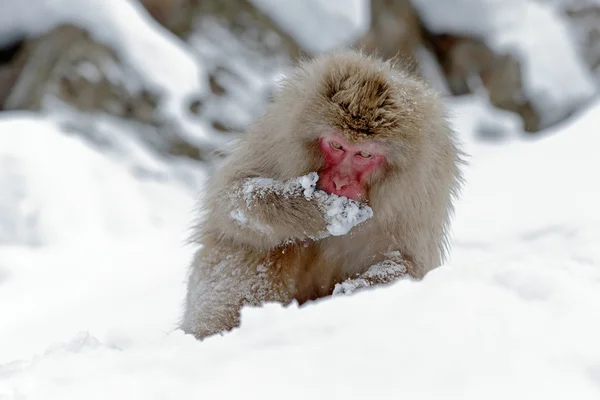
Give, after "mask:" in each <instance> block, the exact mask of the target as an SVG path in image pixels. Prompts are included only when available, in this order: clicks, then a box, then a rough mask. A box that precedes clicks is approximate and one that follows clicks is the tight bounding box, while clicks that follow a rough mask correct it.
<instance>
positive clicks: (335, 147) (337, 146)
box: [331, 142, 342, 150]
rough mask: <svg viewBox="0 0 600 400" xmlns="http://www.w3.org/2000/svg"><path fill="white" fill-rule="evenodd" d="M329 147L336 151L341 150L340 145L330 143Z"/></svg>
mask: <svg viewBox="0 0 600 400" xmlns="http://www.w3.org/2000/svg"><path fill="white" fill-rule="evenodd" d="M331 147H333V148H334V149H336V150H342V145H341V144H339V143H338V142H331Z"/></svg>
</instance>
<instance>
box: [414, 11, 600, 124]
mask: <svg viewBox="0 0 600 400" xmlns="http://www.w3.org/2000/svg"><path fill="white" fill-rule="evenodd" d="M414 5H415V7H416V8H417V9H418V10H419V13H420V15H421V16H422V18H423V19H424V22H425V24H426V25H427V26H428V27H429V29H431V30H432V31H434V32H439V33H454V34H465V35H469V36H475V37H480V38H482V39H483V40H485V42H486V43H487V44H488V45H489V46H490V47H491V48H492V49H494V50H496V51H498V52H501V53H511V54H513V55H515V56H516V57H517V58H518V59H519V60H520V61H521V63H522V71H523V77H524V79H523V85H524V90H525V93H526V95H527V97H528V98H530V99H532V102H533V105H534V107H535V109H536V110H537V111H538V112H539V114H540V115H541V116H542V125H546V126H547V125H550V124H552V123H553V122H556V121H558V120H560V119H562V118H564V117H565V116H566V115H567V114H568V112H569V110H571V109H572V107H573V105H574V104H578V103H581V102H585V101H587V100H589V99H590V98H591V96H593V95H594V93H595V92H596V83H595V81H594V79H593V77H592V75H591V72H589V71H588V70H587V68H586V66H585V65H584V64H583V60H582V59H581V57H580V56H579V55H578V54H577V50H576V46H575V42H574V40H573V37H572V36H571V33H570V32H569V31H568V28H567V24H566V21H565V20H564V18H565V17H564V16H561V15H559V12H558V11H557V10H556V9H555V7H554V6H552V5H551V4H544V3H541V2H537V1H533V0H453V1H431V0H414ZM566 82H568V84H567V83H566Z"/></svg>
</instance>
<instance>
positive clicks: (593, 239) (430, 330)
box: [0, 104, 600, 400]
mask: <svg viewBox="0 0 600 400" xmlns="http://www.w3.org/2000/svg"><path fill="white" fill-rule="evenodd" d="M458 122H459V124H460V123H462V122H461V121H460V120H459V121H458ZM598 124H600V104H598V105H596V106H595V107H594V108H593V109H591V110H589V111H587V112H585V113H584V115H582V116H581V117H580V119H579V120H577V121H575V122H574V123H572V124H569V125H567V126H564V127H561V128H560V129H559V128H556V129H555V130H554V131H552V132H547V133H546V134H545V136H542V137H541V138H540V139H538V140H535V141H532V142H531V143H527V142H526V143H523V142H507V143H505V144H504V145H503V146H483V145H481V144H476V145H471V146H470V148H471V149H472V150H473V152H474V154H473V157H472V158H471V160H470V161H471V167H470V168H469V169H467V186H466V189H465V193H464V195H463V200H462V201H461V202H459V204H458V205H457V217H456V221H455V223H454V225H453V230H454V235H455V240H454V242H453V250H452V260H451V262H450V263H449V264H448V265H446V266H444V267H441V268H438V269H436V270H434V271H432V272H431V273H430V274H428V275H427V277H426V278H425V279H424V280H423V281H422V282H418V283H416V282H412V281H410V280H405V281H401V282H398V283H396V284H394V285H391V286H389V287H385V288H378V289H376V290H367V291H363V292H361V293H358V294H355V295H351V296H339V297H335V298H333V299H326V300H322V301H319V302H317V303H316V304H308V305H307V306H305V307H302V308H300V309H299V308H298V307H296V306H290V307H287V308H285V307H281V306H279V305H275V304H272V305H267V306H265V307H262V308H245V309H244V310H243V314H242V325H241V327H240V328H239V329H236V330H234V331H232V332H230V333H228V334H226V335H224V336H217V337H211V338H209V339H207V340H206V341H203V342H198V341H196V340H194V339H193V338H191V337H189V336H184V335H183V334H182V333H181V332H180V331H178V330H174V327H175V326H176V322H177V319H178V318H179V316H180V311H181V309H180V304H181V303H180V300H181V299H182V298H183V295H184V287H183V282H184V277H185V265H186V261H187V258H188V257H189V255H190V252H189V249H184V250H182V247H181V246H180V243H178V239H175V237H176V235H175V234H174V232H175V230H174V229H165V230H164V231H163V233H164V234H154V233H151V234H150V235H139V236H136V237H132V238H131V240H126V241H119V240H111V239H110V238H105V240H103V241H102V242H99V241H97V242H95V243H88V244H87V245H85V246H84V245H82V246H78V247H73V246H67V245H66V244H64V245H61V246H50V247H48V248H46V250H44V251H38V252H31V251H30V250H26V249H23V248H21V247H12V248H6V247H4V248H0V271H2V274H1V275H2V276H4V278H3V280H2V281H0V304H2V305H4V306H3V307H0V320H1V321H3V323H2V324H0V363H4V364H3V365H0V396H2V395H5V398H7V399H13V398H14V399H16V398H20V399H37V398H44V399H61V400H64V399H75V398H82V397H85V398H114V399H120V398H123V399H125V398H126V399H138V398H139V399H146V398H174V397H177V398H180V397H191V398H194V397H210V398H212V397H218V398H229V397H233V396H236V397H244V398H247V399H253V398H264V397H272V396H273V395H274V394H275V393H277V394H282V395H285V396H286V398H290V399H295V398H298V399H299V398H306V397H307V396H314V395H315V393H318V397H320V398H363V397H369V398H386V397H390V396H394V394H401V395H402V396H406V397H410V398H411V399H432V398H460V399H477V400H479V399H481V398H486V399H506V398H538V397H543V398H548V399H561V398H571V397H573V398H577V399H582V400H585V399H596V398H598V396H599V394H600V347H599V346H598V344H597V343H598V342H597V340H598V339H597V338H598V337H600V322H598V321H600V268H599V265H600V249H599V248H598V246H597V238H598V237H600V215H599V214H598V212H597V205H598V204H600V190H599V188H598V185H597V184H595V181H596V180H595V179H594V177H593V174H594V171H598V170H600V159H599V158H598V157H597V154H596V151H595V149H596V148H597V147H598V145H599V144H600V143H599V142H600V140H599V139H598V136H597V135H596V127H597V126H598ZM72 188H73V190H74V191H79V188H78V187H77V186H74V185H73V186H72ZM84 190H85V186H84ZM170 208H173V206H168V205H166V206H165V208H164V210H165V212H167V211H168V210H169V209H170ZM101 209H102V208H101ZM178 210H179V211H180V212H181V213H182V214H181V215H182V216H183V215H184V214H185V215H189V214H188V213H187V210H183V208H179V209H178ZM6 305H9V306H6ZM34 354H36V356H35V357H33V358H30V357H31V356H33V355H34ZM12 360H21V361H16V362H12V363H11V362H10V361H12ZM232 382H233V383H234V384H232Z"/></svg>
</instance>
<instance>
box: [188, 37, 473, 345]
mask: <svg viewBox="0 0 600 400" xmlns="http://www.w3.org/2000/svg"><path fill="white" fill-rule="evenodd" d="M446 114H447V113H446V110H445V108H444V105H443V103H442V101H441V99H440V95H439V94H438V93H437V92H435V91H434V90H433V89H432V88H431V87H430V86H429V85H428V83H427V82H426V81H425V80H424V79H422V78H420V77H418V76H415V75H414V74H412V73H410V72H407V70H406V69H405V68H403V67H402V65H401V64H400V63H399V62H398V61H397V60H391V59H381V58H378V57H376V56H373V55H366V54H364V53H362V52H360V51H358V50H352V49H350V50H348V49H346V50H339V51H335V52H330V53H326V54H321V55H317V56H314V57H312V58H309V59H304V60H301V61H299V62H298V64H297V65H296V67H295V68H294V69H293V70H292V71H291V72H290V73H289V75H288V76H286V77H285V78H284V79H283V80H282V81H280V82H279V83H278V87H277V88H276V90H275V91H274V93H273V94H272V97H271V99H270V101H269V102H268V104H267V105H266V106H265V111H264V113H263V114H262V115H261V116H260V117H259V118H257V119H256V120H255V121H253V122H251V123H250V124H249V125H248V127H247V130H246V132H245V133H244V134H242V135H241V137H240V138H239V140H237V141H236V144H235V146H234V147H233V148H232V149H231V151H230V152H229V154H228V156H227V158H226V159H225V160H223V162H222V163H221V165H220V167H219V169H218V170H217V171H216V172H215V173H214V174H213V176H211V177H210V179H209V181H208V182H207V185H206V191H205V198H204V201H203V202H202V208H201V210H200V211H201V215H202V216H201V218H200V220H199V221H198V222H197V223H196V225H195V226H194V227H193V230H194V234H193V237H192V242H193V243H195V244H197V245H198V248H197V250H196V252H195V253H194V255H193V259H192V262H191V266H190V272H189V277H188V282H187V293H186V297H185V307H184V312H183V317H182V320H181V324H180V328H181V329H182V330H183V331H184V332H185V333H188V334H192V335H194V336H195V337H196V338H198V339H200V340H202V339H204V338H206V337H209V336H212V335H215V334H223V333H224V332H226V331H230V330H232V329H233V328H235V327H238V326H239V325H240V314H241V309H242V307H244V306H260V305H262V304H264V303H267V302H278V303H281V304H284V305H289V304H290V303H292V302H294V301H295V302H297V303H298V304H299V305H303V304H304V303H306V302H309V301H314V300H317V299H321V298H324V297H327V296H338V295H342V294H350V293H352V292H354V291H356V290H363V289H365V288H368V287H373V286H377V285H386V284H390V283H393V282H395V281H397V280H398V279H403V278H406V279H413V280H417V281H418V280H420V279H422V278H423V277H424V276H425V274H426V273H427V272H429V271H430V270H432V269H433V268H436V267H438V266H440V265H441V264H442V263H443V262H444V260H445V258H446V257H447V253H448V251H449V250H448V249H449V237H448V236H449V226H450V219H451V218H452V215H453V212H454V206H453V202H454V200H455V199H456V198H457V196H458V193H459V191H460V189H461V185H462V179H463V178H462V172H461V164H463V163H464V158H463V156H464V153H463V151H462V150H461V145H460V143H459V140H458V138H457V134H456V132H455V131H454V130H453V128H452V127H451V126H450V123H449V122H448V117H447V115H446Z"/></svg>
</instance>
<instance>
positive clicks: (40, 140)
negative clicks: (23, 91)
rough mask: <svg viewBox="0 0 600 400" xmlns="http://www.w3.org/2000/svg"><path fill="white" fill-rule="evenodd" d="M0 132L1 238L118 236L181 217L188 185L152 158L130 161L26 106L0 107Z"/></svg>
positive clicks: (47, 240) (49, 240)
mask: <svg viewBox="0 0 600 400" xmlns="http://www.w3.org/2000/svg"><path fill="white" fill-rule="evenodd" d="M0 132H2V134H1V135H0V185H1V187H2V193H1V195H0V244H6V243H13V244H17V243H18V244H34V245H37V244H61V243H68V244H72V243H73V242H79V241H82V242H90V241H93V240H95V239H96V238H97V237H111V238H113V239H116V240H118V239H119V238H122V237H125V236H136V235H140V234H142V233H147V232H148V230H161V229H164V228H165V227H166V226H172V224H173V223H176V222H177V221H179V222H182V217H183V215H182V213H181V211H180V210H176V208H179V207H181V206H182V205H185V204H187V203H188V202H189V200H190V199H191V191H190V190H189V189H188V188H186V187H185V186H183V185H181V184H180V185H177V184H176V183H175V181H176V180H175V179H173V177H172V176H171V177H170V176H169V175H170V172H169V170H168V169H166V167H164V169H161V165H160V164H158V163H156V164H152V163H151V160H147V161H144V160H141V159H140V160H138V162H137V163H133V162H131V161H130V163H131V164H132V166H135V168H136V169H132V168H129V165H127V163H118V162H115V161H116V160H115V159H113V158H112V157H111V156H109V155H103V154H102V153H101V152H100V151H99V150H104V149H103V148H100V149H98V148H95V147H92V146H93V144H90V143H89V142H88V141H87V140H85V139H84V138H82V137H81V136H78V135H69V134H68V133H67V132H65V130H64V128H61V127H60V126H59V125H58V124H56V123H54V122H53V121H52V120H51V119H49V118H45V117H40V116H36V115H35V114H30V113H18V114H17V113H6V114H0ZM121 135H123V136H127V135H126V134H125V133H123V132H121ZM142 171H144V172H145V174H140V172H142ZM153 174H155V176H154V177H152V175H153ZM198 174H200V171H198ZM161 175H162V176H163V177H162V179H161ZM165 178H167V179H168V178H171V179H173V181H174V182H169V181H164V179H165ZM169 204H170V205H171V207H168V206H167V205H169ZM188 205H189V207H188V210H191V208H192V204H191V203H189V204H188ZM165 206H167V207H165Z"/></svg>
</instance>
